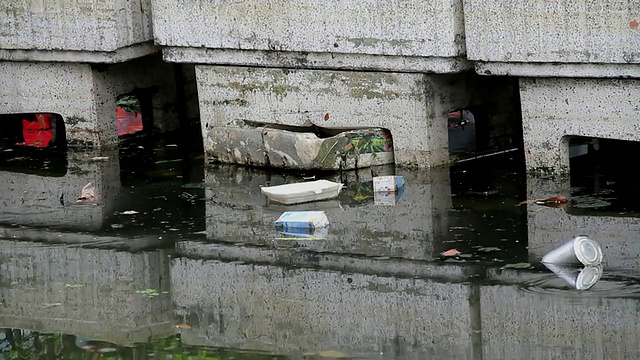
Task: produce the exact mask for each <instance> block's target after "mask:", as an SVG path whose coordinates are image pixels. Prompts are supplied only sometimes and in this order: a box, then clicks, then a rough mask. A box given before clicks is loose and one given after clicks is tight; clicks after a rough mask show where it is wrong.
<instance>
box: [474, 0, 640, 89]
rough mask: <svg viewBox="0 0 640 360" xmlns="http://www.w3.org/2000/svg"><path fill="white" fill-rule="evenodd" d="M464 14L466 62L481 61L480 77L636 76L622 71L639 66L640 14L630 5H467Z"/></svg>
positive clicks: (539, 0)
mask: <svg viewBox="0 0 640 360" xmlns="http://www.w3.org/2000/svg"><path fill="white" fill-rule="evenodd" d="M464 15H465V16H464V23H465V36H466V47H467V58H468V59H469V60H473V61H481V62H483V64H482V65H480V69H479V70H480V71H479V73H486V71H490V72H492V73H494V72H495V73H497V74H507V73H508V74H512V75H519V76H567V75H569V74H573V75H572V76H585V77H586V76H595V77H600V75H601V74H603V73H604V74H607V73H611V72H613V71H617V70H618V69H619V70H626V71H624V72H623V73H622V74H619V75H623V76H626V75H627V74H629V73H630V74H632V75H633V76H637V71H636V70H632V69H630V68H628V67H625V66H624V65H625V64H638V63H640V53H639V52H638V50H637V49H638V48H639V47H640V36H639V35H640V28H638V26H637V21H638V16H639V15H640V13H638V11H637V10H636V7H635V6H631V5H630V3H629V2H627V1H617V0H605V1H598V2H584V1H582V2H566V1H560V0H553V1H548V0H535V1H526V2H522V1H517V0H508V1H503V0H489V1H485V0H464ZM526 63H530V64H526ZM538 64H545V65H543V66H542V67H540V66H538ZM556 64H563V65H561V66H560V67H558V66H557V65H556ZM611 65H613V66H611ZM617 66H621V68H617Z"/></svg>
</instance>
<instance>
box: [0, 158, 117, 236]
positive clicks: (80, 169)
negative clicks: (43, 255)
mask: <svg viewBox="0 0 640 360" xmlns="http://www.w3.org/2000/svg"><path fill="white" fill-rule="evenodd" d="M97 156H100V157H107V158H108V159H107V160H102V161H95V160H91V159H92V158H93V157H97ZM67 161H68V163H67V173H66V174H65V175H64V176H61V177H54V176H42V175H36V174H24V173H20V172H12V171H0V184H1V185H0V203H2V204H4V206H2V207H0V223H4V224H19V225H27V226H49V227H62V228H72V229H75V230H97V229H100V228H102V226H103V224H104V222H105V219H106V217H107V216H108V215H110V214H111V212H112V211H113V207H114V200H115V199H114V197H115V196H117V194H118V193H119V191H120V166H119V160H118V151H117V149H115V151H114V150H112V151H108V152H106V151H100V152H98V151H92V152H78V153H69V155H68V159H67ZM89 182H92V183H93V184H94V185H95V195H96V199H95V201H93V202H91V203H76V199H77V198H78V197H79V196H80V195H81V192H82V188H83V187H84V186H85V185H86V184H87V183H89ZM61 198H62V202H63V203H64V205H63V204H61Z"/></svg>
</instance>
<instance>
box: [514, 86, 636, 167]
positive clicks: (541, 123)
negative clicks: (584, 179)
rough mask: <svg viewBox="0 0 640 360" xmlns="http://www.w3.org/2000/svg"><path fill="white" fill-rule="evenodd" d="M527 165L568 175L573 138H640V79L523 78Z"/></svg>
mask: <svg viewBox="0 0 640 360" xmlns="http://www.w3.org/2000/svg"><path fill="white" fill-rule="evenodd" d="M520 99H521V100H520V101H521V107H522V128H523V137H524V150H525V159H526V167H527V170H528V171H530V172H540V173H554V174H567V173H568V172H569V149H568V146H569V137H571V136H585V137H594V138H605V139H618V140H627V141H640V132H638V127H639V126H640V120H638V115H639V112H638V107H637V104H638V102H640V81H638V80H632V79H629V80H623V79H570V78H549V79H546V78H545V79H532V78H522V79H520Z"/></svg>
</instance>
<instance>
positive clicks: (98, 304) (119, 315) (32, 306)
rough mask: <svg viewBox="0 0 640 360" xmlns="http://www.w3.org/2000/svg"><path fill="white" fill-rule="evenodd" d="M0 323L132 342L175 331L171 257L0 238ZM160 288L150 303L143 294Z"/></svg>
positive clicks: (12, 326) (168, 334)
mask: <svg viewBox="0 0 640 360" xmlns="http://www.w3.org/2000/svg"><path fill="white" fill-rule="evenodd" d="M0 249H1V250H2V251H0V272H2V276H3V279H4V280H3V281H6V283H3V286H2V287H0V296H1V297H2V299H3V310H2V314H0V321H2V324H3V326H6V327H9V328H19V329H29V330H33V331H38V332H43V333H58V332H61V333H64V334H74V335H78V336H83V337H87V338H91V339H95V340H103V341H109V342H113V343H115V344H118V345H123V346H126V345H132V344H134V343H140V342H146V341H149V340H160V339H164V338H166V337H169V336H171V335H173V334H174V333H175V324H174V322H173V316H174V315H173V309H172V303H171V297H170V296H169V295H167V294H163V291H169V290H170V288H169V286H170V282H169V277H170V275H169V262H168V256H167V255H168V254H167V253H166V252H165V251H163V250H156V251H152V252H148V251H145V252H140V253H135V254H132V253H128V252H124V251H116V250H110V249H97V248H92V249H88V248H82V247H72V246H55V245H52V246H37V244H34V243H33V242H24V241H15V240H11V241H9V240H2V241H0ZM144 289H155V290H157V291H158V294H159V295H158V296H156V297H153V298H146V297H144V296H143V295H141V294H138V293H136V291H138V290H144Z"/></svg>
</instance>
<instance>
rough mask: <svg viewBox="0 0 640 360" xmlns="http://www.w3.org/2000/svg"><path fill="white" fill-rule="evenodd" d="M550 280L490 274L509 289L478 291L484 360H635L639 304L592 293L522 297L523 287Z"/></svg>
mask: <svg viewBox="0 0 640 360" xmlns="http://www.w3.org/2000/svg"><path fill="white" fill-rule="evenodd" d="M605 258H606V256H605ZM549 276H553V275H543V274H529V273H526V272H524V271H522V270H518V271H508V270H505V271H498V272H492V271H489V272H488V274H487V277H488V279H490V280H492V281H498V282H501V283H506V284H504V285H497V286H482V288H481V291H480V298H481V305H480V308H481V314H482V342H483V350H484V351H483V355H484V358H485V359H536V360H537V359H539V360H543V359H567V360H568V359H635V358H637V356H638V351H639V350H640V347H639V345H638V336H640V330H639V329H638V327H637V325H636V324H637V323H638V320H639V318H640V311H639V310H638V309H639V308H638V299H637V298H623V297H619V298H614V297H607V296H598V295H595V296H590V295H589V292H588V291H587V292H585V293H583V294H582V296H578V294H575V292H569V291H566V290H564V291H562V290H557V289H550V288H542V287H537V288H535V287H534V288H530V289H527V291H523V289H522V286H523V285H522V284H523V283H525V282H529V281H531V280H535V281H538V282H539V281H540V280H541V279H545V278H546V279H549ZM505 278H506V279H507V280H506V281H505ZM601 282H602V283H604V282H605V281H601ZM560 283H561V281H560ZM599 284H600V283H596V285H595V286H594V288H593V289H594V291H598V290H595V289H596V288H597V287H598V285H599ZM545 285H547V286H548V285H549V284H548V283H545ZM609 285H613V287H614V288H615V287H616V284H609ZM606 288H607V286H606V285H603V288H602V289H606ZM604 291H606V290H604ZM600 294H601V295H602V294H603V291H602V290H601V291H600ZM612 295H613V296H615V295H614V294H612Z"/></svg>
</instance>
